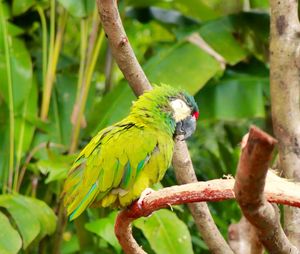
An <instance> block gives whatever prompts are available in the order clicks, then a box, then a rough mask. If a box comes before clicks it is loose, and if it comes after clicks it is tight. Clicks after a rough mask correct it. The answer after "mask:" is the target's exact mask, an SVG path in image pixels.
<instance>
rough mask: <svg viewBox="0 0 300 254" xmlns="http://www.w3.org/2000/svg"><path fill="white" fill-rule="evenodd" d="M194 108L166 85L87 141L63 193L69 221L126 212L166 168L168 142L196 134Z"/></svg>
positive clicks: (183, 95) (169, 154) (188, 98)
mask: <svg viewBox="0 0 300 254" xmlns="http://www.w3.org/2000/svg"><path fill="white" fill-rule="evenodd" d="M198 116H199V110H198V106H197V104H196V102H195V100H194V98H193V97H192V96H190V95H189V94H187V93H186V92H185V91H183V90H180V89H175V88H173V87H171V86H167V85H161V86H155V87H154V89H153V90H151V91H147V92H145V93H144V94H143V95H141V96H139V98H138V100H137V101H136V102H133V105H132V107H131V111H130V114H129V115H128V116H127V117H126V118H124V119H123V120H121V121H120V122H118V123H116V124H114V125H112V126H109V127H107V128H105V129H103V130H101V131H100V132H98V134H97V135H96V136H95V137H94V138H92V140H91V141H90V142H89V143H88V144H87V145H86V147H85V148H84V149H83V150H82V151H81V153H80V154H79V156H78V158H77V159H76V160H75V162H74V164H73V166H72V168H71V169H70V171H69V173H68V176H67V179H66V181H65V184H64V188H63V197H64V205H65V207H66V209H67V215H68V216H69V219H70V220H73V219H75V218H77V217H78V216H79V215H80V214H81V213H82V212H83V211H84V210H85V209H86V208H87V207H88V206H90V205H93V206H94V207H108V206H111V207H118V208H122V207H126V206H128V205H130V204H131V203H132V202H133V201H134V200H136V199H138V198H139V197H140V195H141V194H142V192H143V191H144V190H145V189H147V188H148V187H149V186H151V185H152V184H154V183H157V182H159V181H160V180H161V179H162V178H163V176H164V174H165V172H166V170H167V169H168V167H169V166H170V164H171V159H172V154H173V148H174V137H175V136H177V135H182V136H183V139H186V138H188V137H189V136H191V135H192V133H193V132H194V131H195V129H196V120H197V118H198Z"/></svg>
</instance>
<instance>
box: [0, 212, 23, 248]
mask: <svg viewBox="0 0 300 254" xmlns="http://www.w3.org/2000/svg"><path fill="white" fill-rule="evenodd" d="M0 228H1V230H0V250H1V253H2V254H16V253H18V251H19V250H20V249H21V247H22V239H21V237H20V235H19V233H18V231H17V230H15V229H14V228H13V227H12V225H11V224H10V222H9V220H8V218H7V217H6V216H5V215H4V214H3V213H2V212H0Z"/></svg>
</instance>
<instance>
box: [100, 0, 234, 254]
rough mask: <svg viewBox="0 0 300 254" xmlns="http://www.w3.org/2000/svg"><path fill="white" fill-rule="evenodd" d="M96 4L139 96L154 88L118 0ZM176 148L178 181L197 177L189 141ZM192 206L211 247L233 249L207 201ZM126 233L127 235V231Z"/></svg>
mask: <svg viewBox="0 0 300 254" xmlns="http://www.w3.org/2000/svg"><path fill="white" fill-rule="evenodd" d="M97 5H98V10H99V15H100V18H101V21H102V25H103V28H104V30H105V32H106V35H107V38H108V41H109V44H110V47H111V50H112V55H113V56H114V58H115V60H116V62H117V64H118V66H119V68H120V69H121V71H122V72H123V74H124V76H125V78H126V79H127V81H128V83H129V85H130V86H131V88H132V90H133V92H134V93H135V95H136V96H139V95H141V94H142V93H143V92H144V91H147V90H150V89H152V87H151V84H150V82H149V81H148V79H147V77H146V75H145V73H144V71H143V70H142V68H141V66H140V64H139V63H138V61H137V59H136V57H135V54H134V52H133V50H132V47H131V46H130V43H129V40H128V38H127V35H126V33H125V30H124V27H123V25H122V21H121V18H120V15H119V12H118V6H117V1H116V0H113V1H112V0H97ZM175 150H177V151H178V153H177V154H175V155H174V157H173V166H174V169H175V172H176V175H177V181H178V182H179V183H189V182H194V181H197V179H196V176H195V172H194V169H193V166H192V163H191V160H190V156H189V152H188V150H187V146H186V144H185V143H182V144H179V143H176V145H175ZM183 160H184V161H186V160H188V161H189V163H188V165H189V166H185V169H184V171H182V169H181V161H183ZM182 172H183V173H182ZM183 176H185V177H183ZM189 207H190V209H191V212H192V215H193V217H194V219H195V222H196V224H197V227H198V229H199V230H201V233H202V237H203V239H204V240H205V242H206V244H207V245H208V247H209V249H210V250H211V251H212V252H213V253H216V254H218V253H228V254H231V253H233V252H232V251H231V249H230V248H229V246H228V244H227V243H226V242H225V240H224V238H223V237H222V235H221V233H220V232H219V231H218V229H217V227H216V225H215V223H214V221H213V219H212V216H211V214H210V212H209V209H208V207H207V205H206V204H203V203H202V204H191V205H189ZM125 233H126V234H127V233H130V232H129V231H128V232H125ZM124 237H126V236H125V235H124ZM126 239H127V238H126ZM129 240H130V239H128V241H129ZM129 242H130V241H129Z"/></svg>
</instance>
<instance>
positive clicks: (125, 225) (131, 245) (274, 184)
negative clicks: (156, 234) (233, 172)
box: [115, 171, 300, 254]
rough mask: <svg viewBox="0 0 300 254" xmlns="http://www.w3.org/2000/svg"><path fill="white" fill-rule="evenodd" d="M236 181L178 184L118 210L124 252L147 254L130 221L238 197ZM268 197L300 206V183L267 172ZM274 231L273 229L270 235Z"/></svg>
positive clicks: (280, 202) (275, 200) (119, 233)
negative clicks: (169, 209)
mask: <svg viewBox="0 0 300 254" xmlns="http://www.w3.org/2000/svg"><path fill="white" fill-rule="evenodd" d="M234 183H235V181H234V179H217V180H211V181H207V182H197V183H190V184H184V185H177V186H172V187H168V188H164V189H161V190H158V191H155V192H153V193H151V194H149V195H147V196H146V197H145V198H144V200H143V203H142V204H141V207H139V205H138V204H137V202H134V203H133V204H132V205H131V206H130V207H129V208H127V209H125V210H123V211H121V212H120V213H119V215H118V217H117V221H116V224H115V232H116V235H117V237H118V239H119V242H120V244H121V245H122V248H123V250H124V252H125V253H128V254H129V253H130V254H141V253H143V254H144V253H145V252H144V251H143V249H142V248H141V247H140V246H139V245H138V244H137V243H136V241H135V239H134V238H133V236H132V234H131V223H132V221H134V220H135V219H137V218H139V217H146V216H149V215H150V214H151V213H153V212H154V211H156V210H159V209H161V208H166V207H169V206H171V205H179V204H183V203H191V202H204V201H222V200H228V199H233V198H235V195H234V190H233V188H234ZM265 196H266V198H267V200H268V201H270V202H275V203H278V204H285V205H291V206H295V207H300V185H299V184H295V183H293V182H289V181H287V180H286V179H283V178H280V177H278V176H276V175H275V174H274V173H273V172H272V171H269V173H268V177H267V183H266V188H265ZM267 204H268V205H270V204H269V203H267ZM271 208H272V207H271ZM269 229H270V228H269ZM266 230H267V229H266ZM273 232H274V231H272V230H271V231H270V232H269V234H272V233H273ZM282 253H283V252H282ZM291 253H295V252H291Z"/></svg>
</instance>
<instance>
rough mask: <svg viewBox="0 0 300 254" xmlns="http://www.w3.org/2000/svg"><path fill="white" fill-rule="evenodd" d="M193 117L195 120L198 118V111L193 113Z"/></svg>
mask: <svg viewBox="0 0 300 254" xmlns="http://www.w3.org/2000/svg"><path fill="white" fill-rule="evenodd" d="M192 116H193V117H195V118H196V120H197V119H198V118H199V112H198V111H195V112H194V113H193V114H192Z"/></svg>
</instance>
